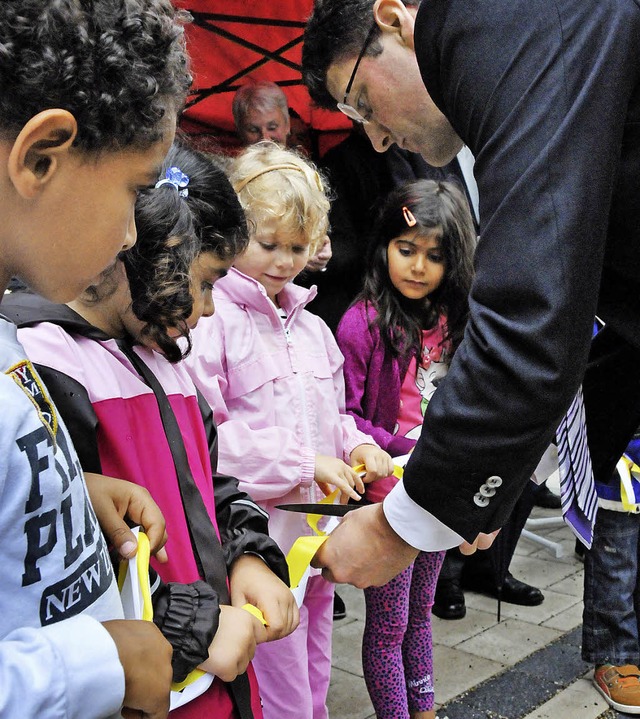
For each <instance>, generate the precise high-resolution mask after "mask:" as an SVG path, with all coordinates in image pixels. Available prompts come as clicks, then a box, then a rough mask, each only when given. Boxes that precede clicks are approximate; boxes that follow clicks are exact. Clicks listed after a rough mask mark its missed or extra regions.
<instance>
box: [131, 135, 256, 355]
mask: <svg viewBox="0 0 640 719" xmlns="http://www.w3.org/2000/svg"><path fill="white" fill-rule="evenodd" d="M171 167H178V168H179V169H180V170H181V171H182V172H183V173H185V174H186V175H187V176H188V177H189V185H188V188H187V189H188V193H189V194H188V196H187V197H182V196H180V195H179V194H178V192H177V190H176V188H175V187H174V186H173V185H171V184H163V185H160V186H159V187H156V188H155V189H153V190H146V191H145V192H143V193H141V195H140V197H139V198H138V201H137V203H136V226H137V229H138V240H137V242H136V244H135V245H134V247H133V248H132V249H130V250H128V251H127V252H124V253H123V254H122V260H123V262H124V266H125V270H126V273H127V278H128V280H129V287H130V291H131V299H132V309H133V312H134V314H135V315H136V316H137V317H138V319H140V320H142V321H143V322H145V327H144V329H143V332H142V334H143V338H146V339H149V340H151V341H152V342H153V343H154V344H156V345H157V346H158V347H159V348H160V350H161V351H162V353H163V354H164V355H165V357H166V358H167V359H168V360H169V361H171V362H177V361H179V360H180V359H182V358H183V357H185V356H186V355H187V354H188V353H189V351H190V350H191V340H190V338H189V328H188V326H187V319H188V318H189V316H190V315H191V312H192V310H193V299H192V296H191V268H192V265H193V262H194V260H195V259H196V258H197V257H198V256H199V255H201V254H202V253H204V252H212V253H214V254H215V255H216V256H217V257H219V258H220V259H223V260H233V258H235V257H236V255H238V254H240V253H241V252H243V251H244V250H245V249H246V246H247V244H248V241H249V239H248V232H247V224H246V220H245V216H244V212H243V211H242V207H241V206H240V203H239V201H238V197H237V195H236V193H235V192H234V190H233V188H232V187H231V183H230V182H229V180H228V179H227V176H226V175H225V173H224V171H223V170H222V168H221V167H220V166H219V165H218V164H217V163H216V161H215V160H214V158H213V157H211V156H208V155H205V154H203V153H201V152H198V151H197V150H195V149H193V148H191V147H189V146H188V145H187V144H186V143H185V142H184V141H182V140H176V141H175V142H174V144H173V146H172V147H171V149H170V150H169V154H168V155H167V158H166V159H165V162H164V165H163V171H162V172H163V175H164V173H165V172H166V170H167V168H171ZM169 329H173V330H175V329H177V330H178V331H179V334H180V336H181V337H183V338H184V339H185V341H186V347H185V348H183V347H181V346H180V345H179V344H178V342H176V340H175V339H174V338H173V337H171V336H170V335H169V334H168V330H169Z"/></svg>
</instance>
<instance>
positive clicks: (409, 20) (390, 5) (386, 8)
mask: <svg viewBox="0 0 640 719" xmlns="http://www.w3.org/2000/svg"><path fill="white" fill-rule="evenodd" d="M373 18H374V20H375V21H376V23H377V24H378V27H379V28H380V31H381V32H382V33H383V34H384V33H391V34H394V35H397V36H398V38H399V39H400V40H401V42H402V43H403V44H405V45H407V47H409V48H410V49H411V50H413V49H414V46H413V27H414V23H415V9H414V8H411V7H407V6H406V5H405V4H404V2H402V0H376V2H375V3H374V4H373Z"/></svg>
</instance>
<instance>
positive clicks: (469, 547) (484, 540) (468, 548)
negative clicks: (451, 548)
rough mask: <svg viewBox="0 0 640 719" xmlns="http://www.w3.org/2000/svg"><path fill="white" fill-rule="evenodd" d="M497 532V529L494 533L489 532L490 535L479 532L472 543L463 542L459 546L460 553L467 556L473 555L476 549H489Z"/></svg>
mask: <svg viewBox="0 0 640 719" xmlns="http://www.w3.org/2000/svg"><path fill="white" fill-rule="evenodd" d="M499 531H500V530H499V529H496V531H495V532H491V534H485V533H484V532H480V534H479V535H478V536H477V537H476V538H475V540H474V541H473V543H471V544H470V543H469V542H463V543H462V544H461V545H460V547H459V549H460V553H461V554H466V555H469V554H474V553H475V552H476V550H478V549H489V547H490V546H491V545H492V544H493V540H494V539H495V538H496V537H497V536H498V532H499Z"/></svg>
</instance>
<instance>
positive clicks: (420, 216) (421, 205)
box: [356, 180, 476, 361]
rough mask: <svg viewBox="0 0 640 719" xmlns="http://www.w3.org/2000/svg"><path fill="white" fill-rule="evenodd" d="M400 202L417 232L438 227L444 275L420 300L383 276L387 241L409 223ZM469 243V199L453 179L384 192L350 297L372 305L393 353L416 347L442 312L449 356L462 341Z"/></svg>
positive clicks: (471, 249) (471, 250) (472, 232)
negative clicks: (359, 287) (358, 284)
mask: <svg viewBox="0 0 640 719" xmlns="http://www.w3.org/2000/svg"><path fill="white" fill-rule="evenodd" d="M403 207H406V208H407V209H408V210H410V211H411V213H413V216H414V217H415V219H416V220H417V224H416V226H415V229H416V230H417V231H418V233H420V231H421V230H422V231H425V232H429V231H431V230H433V229H434V228H441V229H442V238H441V241H440V242H441V247H442V252H443V254H444V261H445V272H444V278H443V280H442V283H441V284H440V286H439V287H438V289H436V290H435V291H434V292H432V293H431V294H430V295H428V296H427V297H425V298H424V299H422V300H409V299H407V298H406V297H404V296H403V295H402V294H401V293H400V292H399V291H398V290H397V289H396V288H395V287H394V286H393V284H392V282H391V279H390V277H389V263H388V259H387V248H388V246H389V243H390V242H391V241H392V240H393V239H395V238H396V237H400V236H401V235H403V234H404V233H406V232H407V230H408V229H409V228H408V226H407V222H406V220H405V217H404V215H403V212H402V208H403ZM412 229H413V228H412ZM475 246H476V231H475V228H474V225H473V219H472V216H471V211H470V209H469V203H468V202H467V199H466V197H465V196H464V195H463V193H462V191H461V190H460V189H459V188H458V187H457V185H456V184H454V183H453V182H435V181H434V180H417V181H415V182H410V183H409V184H407V185H403V186H402V187H399V188H396V189H395V190H393V191H392V192H391V193H390V194H389V195H388V197H387V199H386V200H385V202H384V204H383V206H382V208H381V210H380V214H379V218H378V222H377V225H376V230H375V235H374V238H373V242H372V244H371V246H370V249H369V263H368V270H367V274H366V276H365V281H364V288H363V291H362V293H361V294H360V295H359V296H358V298H357V299H356V302H357V301H359V300H362V299H364V300H365V302H367V303H368V304H371V305H372V306H373V308H374V309H375V310H376V313H377V314H376V317H375V319H374V320H373V322H374V323H375V324H376V325H377V326H378V327H379V328H380V335H381V337H382V338H383V340H384V342H385V343H386V345H387V347H388V348H389V349H390V350H391V352H392V353H393V354H395V355H396V356H397V355H399V354H403V353H405V352H408V351H410V352H418V351H419V350H420V345H421V340H422V330H424V329H430V328H431V327H434V326H435V325H436V323H437V322H438V318H439V317H440V315H442V314H444V315H446V318H447V336H446V338H445V339H448V340H450V341H451V344H452V353H451V356H453V352H455V350H456V349H457V347H458V345H459V344H460V342H461V341H462V337H463V334H464V328H465V326H466V323H467V318H468V314H469V290H470V289H471V282H472V280H473V254H474V252H475ZM451 356H450V357H449V358H448V359H449V361H450V360H451Z"/></svg>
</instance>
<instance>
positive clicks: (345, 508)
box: [276, 502, 364, 517]
mask: <svg viewBox="0 0 640 719" xmlns="http://www.w3.org/2000/svg"><path fill="white" fill-rule="evenodd" d="M360 506H364V505H360V504H321V503H317V504H314V503H313V502H311V503H309V504H276V509H284V510H285V512H301V513H302V514H322V515H324V516H325V517H344V515H345V514H346V513H347V512H350V511H351V510H352V509H358V507H360Z"/></svg>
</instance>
